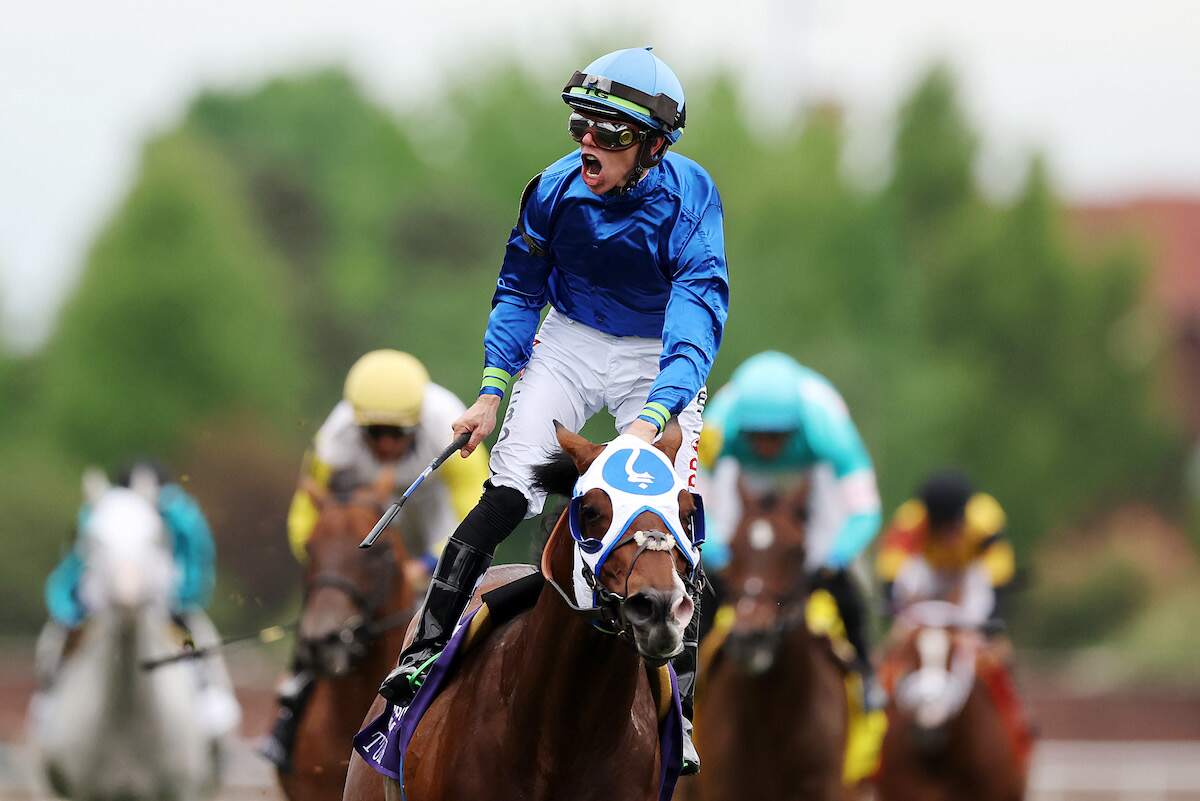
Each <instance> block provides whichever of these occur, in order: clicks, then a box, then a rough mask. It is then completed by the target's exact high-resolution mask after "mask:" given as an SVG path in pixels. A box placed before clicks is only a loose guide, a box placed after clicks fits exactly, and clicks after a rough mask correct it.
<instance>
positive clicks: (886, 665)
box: [877, 601, 1027, 801]
mask: <svg viewBox="0 0 1200 801" xmlns="http://www.w3.org/2000/svg"><path fill="white" fill-rule="evenodd" d="M956 610H957V607H955V606H954V605H953V604H949V603H945V602H942V601H926V602H922V603H917V604H914V605H913V606H912V607H910V608H909V609H908V610H906V612H905V613H904V614H902V615H901V617H900V618H898V619H897V621H896V624H895V626H894V627H893V630H892V634H891V636H890V637H889V640H890V642H891V643H892V644H891V645H890V646H889V647H888V649H887V655H886V657H885V658H884V661H883V671H882V673H883V676H884V679H885V683H886V684H887V685H888V686H889V689H890V690H891V695H892V700H891V702H890V703H889V705H888V729H887V735H886V736H885V737H884V741H883V761H882V765H881V768H880V772H879V780H878V785H877V786H878V790H879V796H880V798H881V799H884V801H957V800H958V799H962V800H963V801H967V799H970V801H1017V800H1018V799H1021V798H1023V797H1024V795H1025V778H1026V777H1025V772H1026V771H1025V764H1024V763H1025V757H1026V756H1027V753H1026V754H1018V753H1017V748H1016V747H1015V746H1014V744H1015V739H1014V737H1013V736H1012V734H1011V733H1010V732H1009V730H1008V728H1006V725H1005V722H1004V720H1003V719H1002V717H1001V715H1000V713H999V711H998V710H997V708H996V706H995V704H994V703H993V700H992V694H991V693H990V692H989V690H988V688H987V686H985V684H984V682H983V681H980V680H978V677H979V675H980V673H981V672H982V671H983V670H985V669H988V670H1006V668H1004V667H1002V666H1001V665H999V664H996V663H991V664H989V660H991V659H992V657H991V656H990V654H989V652H988V648H987V644H986V642H985V640H984V638H983V636H982V635H981V634H980V633H979V632H978V631H977V630H976V629H975V628H974V627H969V626H961V625H958V624H957V622H956V614H955V612H956ZM1013 700H1014V702H1015V699H1013ZM1024 735H1025V732H1022V733H1021V736H1024Z"/></svg>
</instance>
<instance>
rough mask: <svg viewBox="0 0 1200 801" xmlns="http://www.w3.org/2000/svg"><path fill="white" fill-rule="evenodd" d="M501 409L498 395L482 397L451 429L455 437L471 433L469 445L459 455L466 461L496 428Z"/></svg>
mask: <svg viewBox="0 0 1200 801" xmlns="http://www.w3.org/2000/svg"><path fill="white" fill-rule="evenodd" d="M499 408H500V397H499V396H498V395H480V396H479V398H478V399H477V400H476V401H475V402H474V403H473V404H471V408H469V409H467V410H466V411H465V412H463V413H462V416H461V417H459V418H458V419H457V420H455V421H454V422H453V423H452V424H451V425H450V429H451V430H452V431H453V432H454V435H455V436H458V435H459V434H465V433H468V432H469V433H470V434H471V438H470V439H469V440H467V444H466V445H464V446H463V448H462V450H460V451H459V455H460V456H462V458H464V459H466V458H467V457H468V456H470V455H471V453H472V452H473V451H474V450H475V449H476V448H477V447H479V443H481V442H483V441H484V440H485V439H486V438H487V436H488V434H491V433H492V431H494V430H495V428H496V412H497V410H499Z"/></svg>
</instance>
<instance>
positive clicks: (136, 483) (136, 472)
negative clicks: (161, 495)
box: [129, 464, 159, 506]
mask: <svg viewBox="0 0 1200 801" xmlns="http://www.w3.org/2000/svg"><path fill="white" fill-rule="evenodd" d="M129 488H130V489H131V490H133V491H134V492H136V493H137V494H138V495H141V496H142V497H143V498H144V499H145V500H146V502H147V503H149V504H150V505H151V506H158V490H159V486H158V476H156V475H155V474H154V470H153V469H152V468H150V467H147V466H146V465H140V464H139V465H137V466H135V467H134V468H133V470H132V471H131V472H130V474H129Z"/></svg>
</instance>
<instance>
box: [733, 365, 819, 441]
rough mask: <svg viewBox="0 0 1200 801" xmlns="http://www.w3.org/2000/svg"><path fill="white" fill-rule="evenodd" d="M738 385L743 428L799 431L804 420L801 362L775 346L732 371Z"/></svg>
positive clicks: (738, 417)
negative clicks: (777, 349) (801, 393)
mask: <svg viewBox="0 0 1200 801" xmlns="http://www.w3.org/2000/svg"><path fill="white" fill-rule="evenodd" d="M731 383H732V384H733V385H734V387H736V388H737V397H738V401H737V405H736V407H735V408H736V410H737V411H736V412H735V414H736V421H735V422H736V424H737V427H738V429H739V430H740V431H764V432H766V431H770V432H785V431H797V430H799V429H800V428H801V427H802V426H803V424H804V406H803V401H802V399H801V397H800V363H799V362H797V361H796V360H795V359H793V358H792V357H791V356H788V355H786V354H783V353H780V352H779V351H775V350H768V351H764V352H763V353H759V354H757V355H755V356H751V357H750V358H749V359H747V360H746V361H744V362H742V364H741V366H740V367H738V368H737V370H735V371H734V372H733V377H732V379H731Z"/></svg>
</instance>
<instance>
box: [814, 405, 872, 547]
mask: <svg viewBox="0 0 1200 801" xmlns="http://www.w3.org/2000/svg"><path fill="white" fill-rule="evenodd" d="M811 444H812V447H813V450H814V451H815V452H816V453H817V455H818V456H819V457H821V458H823V459H824V460H825V461H827V462H828V463H829V464H830V465H831V466H832V467H833V472H834V475H835V476H836V477H837V487H838V492H839V494H840V495H841V501H842V509H843V511H844V512H845V514H846V519H845V520H844V521H843V523H842V526H841V530H840V531H839V532H838V535H837V540H836V541H835V542H834V545H833V550H832V551H830V554H829V557H828V566H829V567H831V568H833V569H835V570H842V569H844V568H846V567H848V566H849V565H850V563H851V562H853V561H854V560H855V559H856V558H858V555H859V554H861V553H862V552H863V551H864V550H865V549H866V548H867V546H868V545H870V544H871V541H872V540H873V539H875V535H876V534H877V533H878V532H879V526H880V523H881V522H882V519H883V517H882V513H881V511H880V503H879V489H878V487H877V486H876V484H875V468H874V466H873V465H872V463H871V457H870V455H868V453H867V449H866V446H865V445H863V441H862V438H861V437H860V436H859V434H858V429H856V428H855V427H854V423H853V422H852V421H851V419H850V417H849V415H848V414H845V413H843V412H841V411H837V410H835V412H834V413H831V414H830V415H829V417H828V418H826V419H822V420H821V421H819V423H818V424H817V425H815V426H814V430H813V432H812V435H811Z"/></svg>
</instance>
